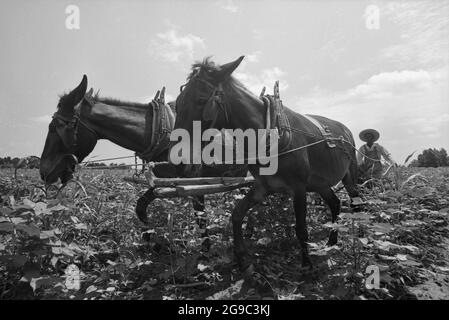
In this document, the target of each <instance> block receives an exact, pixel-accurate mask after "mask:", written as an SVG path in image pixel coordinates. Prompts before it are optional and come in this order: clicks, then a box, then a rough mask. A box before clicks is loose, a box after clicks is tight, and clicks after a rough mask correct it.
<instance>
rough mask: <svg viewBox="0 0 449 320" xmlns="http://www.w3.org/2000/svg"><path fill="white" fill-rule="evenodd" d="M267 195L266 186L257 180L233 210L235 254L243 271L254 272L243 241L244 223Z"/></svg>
mask: <svg viewBox="0 0 449 320" xmlns="http://www.w3.org/2000/svg"><path fill="white" fill-rule="evenodd" d="M265 195H266V190H265V188H264V187H263V186H262V185H261V184H259V183H258V182H257V180H256V182H255V184H254V185H253V187H252V188H251V189H250V190H249V191H248V193H247V194H246V195H245V197H244V198H243V199H242V200H240V201H239V202H238V203H237V205H236V206H235V208H234V211H233V212H232V217H231V219H232V220H231V221H232V231H233V235H234V254H235V256H236V258H237V263H238V265H239V268H240V270H241V271H248V273H252V270H251V269H252V268H251V261H250V259H249V258H248V251H247V249H246V246H245V243H244V241H243V231H242V223H243V219H244V218H245V215H246V212H247V211H248V210H249V209H250V208H251V207H253V206H254V205H256V204H257V203H259V202H261V201H262V200H263V198H264V197H265Z"/></svg>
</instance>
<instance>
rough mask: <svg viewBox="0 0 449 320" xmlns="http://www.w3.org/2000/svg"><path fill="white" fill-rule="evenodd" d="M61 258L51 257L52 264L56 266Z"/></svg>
mask: <svg viewBox="0 0 449 320" xmlns="http://www.w3.org/2000/svg"><path fill="white" fill-rule="evenodd" d="M58 261H59V258H58V257H53V258H51V265H52V266H53V267H54V268H56V264H57V263H58Z"/></svg>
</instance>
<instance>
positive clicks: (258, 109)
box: [175, 57, 358, 271]
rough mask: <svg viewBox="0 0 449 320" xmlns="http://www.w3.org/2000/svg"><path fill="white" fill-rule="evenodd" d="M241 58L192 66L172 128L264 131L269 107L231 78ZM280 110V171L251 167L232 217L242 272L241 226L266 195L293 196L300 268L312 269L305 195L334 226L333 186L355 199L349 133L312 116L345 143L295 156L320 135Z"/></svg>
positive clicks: (302, 119) (333, 237) (334, 239)
mask: <svg viewBox="0 0 449 320" xmlns="http://www.w3.org/2000/svg"><path fill="white" fill-rule="evenodd" d="M242 59H243V57H240V58H239V59H237V60H236V61H234V62H231V63H228V64H225V65H222V66H218V65H216V64H214V63H213V62H211V61H210V60H209V59H205V60H204V61H203V62H202V63H197V64H194V65H193V67H192V69H193V70H192V73H191V74H190V75H189V77H188V82H187V84H186V85H185V86H184V89H183V90H182V92H181V93H180V95H179V96H178V98H177V101H176V106H177V114H178V115H177V118H176V122H175V129H177V128H183V129H185V130H187V131H189V132H190V133H191V130H192V129H191V128H192V122H193V121H201V127H202V130H203V131H204V129H207V128H210V127H211V126H213V128H217V129H222V128H227V129H237V128H240V129H242V130H246V129H264V128H266V123H267V122H266V114H267V108H266V107H265V105H264V103H263V102H262V100H261V99H260V98H259V97H257V96H255V95H254V94H252V93H251V92H250V91H249V90H248V89H246V88H245V87H244V86H243V85H242V84H241V83H240V82H239V81H237V80H236V79H234V78H233V77H232V76H231V74H232V72H233V71H234V70H235V69H236V68H237V67H238V65H239V64H240V62H241V61H242ZM217 101H218V103H217ZM284 110H285V114H286V116H287V118H288V121H289V123H290V126H291V143H290V144H288V143H287V144H286V145H287V148H286V149H284V150H285V152H286V153H284V152H283V153H284V154H282V155H279V157H278V161H279V162H278V171H277V173H275V174H274V175H260V174H259V168H260V166H259V165H258V164H256V165H249V170H250V172H251V174H252V175H253V176H254V177H255V178H256V182H255V184H254V186H253V187H252V188H251V189H250V191H249V192H248V193H247V195H246V196H245V197H244V198H243V199H242V200H241V201H240V202H238V203H237V205H236V207H235V209H234V211H233V214H232V224H233V233H234V250H235V255H236V257H237V261H238V263H239V266H240V268H241V270H247V271H251V270H252V269H253V268H252V264H251V261H250V259H249V257H248V254H247V249H246V248H245V244H244V241H243V235H242V221H243V219H244V217H245V215H246V212H247V211H248V210H249V209H250V208H251V207H252V206H254V205H255V204H257V203H259V202H261V201H262V200H263V199H264V197H265V196H266V195H267V194H269V193H273V192H282V193H288V194H290V195H291V196H292V197H293V201H294V209H295V217H296V235H297V237H298V239H299V243H300V247H301V251H302V263H303V265H304V266H310V267H311V266H312V264H311V261H310V258H309V254H308V247H307V240H308V232H307V226H306V211H307V207H306V192H309V191H311V192H317V193H319V194H320V195H321V197H322V198H323V199H324V200H325V202H326V203H327V204H328V205H329V207H330V209H331V212H332V222H335V221H336V219H337V217H338V214H339V213H340V200H339V199H338V198H337V196H336V195H335V193H334V192H333V190H332V189H331V187H332V186H334V185H336V184H337V183H338V182H339V181H341V180H342V181H343V184H344V185H345V187H346V189H347V191H348V193H349V195H350V196H351V197H356V196H358V192H357V189H356V175H357V164H356V158H355V151H354V147H353V145H354V139H353V137H352V134H351V132H350V131H349V130H348V128H346V127H345V126H344V125H343V124H341V123H339V122H337V121H334V120H331V119H327V118H325V117H320V116H313V118H314V119H316V120H318V121H319V122H320V123H321V124H322V125H325V126H327V127H328V128H329V129H330V132H331V133H332V134H333V136H334V137H338V138H339V137H342V138H343V139H344V140H345V141H343V140H341V141H335V144H336V147H334V148H330V147H329V146H328V145H327V143H326V142H322V143H317V144H314V145H312V146H309V147H306V148H302V149H299V150H296V151H295V150H294V149H295V148H296V149H297V148H300V147H301V146H306V145H308V144H311V143H314V142H316V141H318V140H320V139H322V138H323V136H322V134H321V131H320V130H319V128H318V127H317V126H316V125H314V124H313V123H312V122H311V121H310V120H308V119H307V118H306V117H304V116H302V115H300V114H298V113H296V112H293V111H292V110H290V109H288V108H284ZM283 142H284V141H283V138H281V139H280V141H279V145H283ZM284 150H283V151H284ZM289 150H290V151H293V152H289ZM191 157H192V155H191ZM193 166H194V165H184V171H193V170H194V171H198V168H192V167H193ZM196 166H198V165H196ZM186 174H188V173H186ZM336 242H337V231H332V233H331V235H330V237H329V241H328V244H329V245H333V244H335V243H336ZM249 267H251V268H249Z"/></svg>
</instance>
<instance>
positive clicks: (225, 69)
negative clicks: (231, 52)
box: [217, 56, 245, 81]
mask: <svg viewBox="0 0 449 320" xmlns="http://www.w3.org/2000/svg"><path fill="white" fill-rule="evenodd" d="M243 58H245V56H241V57H240V58H238V59H237V60H235V61H232V62H229V63H226V64H224V65H222V66H221V67H220V70H219V71H217V78H218V80H220V81H223V80H225V79H226V78H227V77H229V76H230V75H231V74H232V73H233V72H234V70H235V69H237V67H238V66H239V65H240V63H241V62H242V60H243Z"/></svg>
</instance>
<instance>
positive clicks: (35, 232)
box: [16, 224, 40, 237]
mask: <svg viewBox="0 0 449 320" xmlns="http://www.w3.org/2000/svg"><path fill="white" fill-rule="evenodd" d="M16 229H17V230H21V231H23V232H25V233H26V234H27V235H28V236H30V237H39V236H40V230H39V228H38V227H37V226H35V225H34V224H30V225H26V224H18V225H17V226H16Z"/></svg>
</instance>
